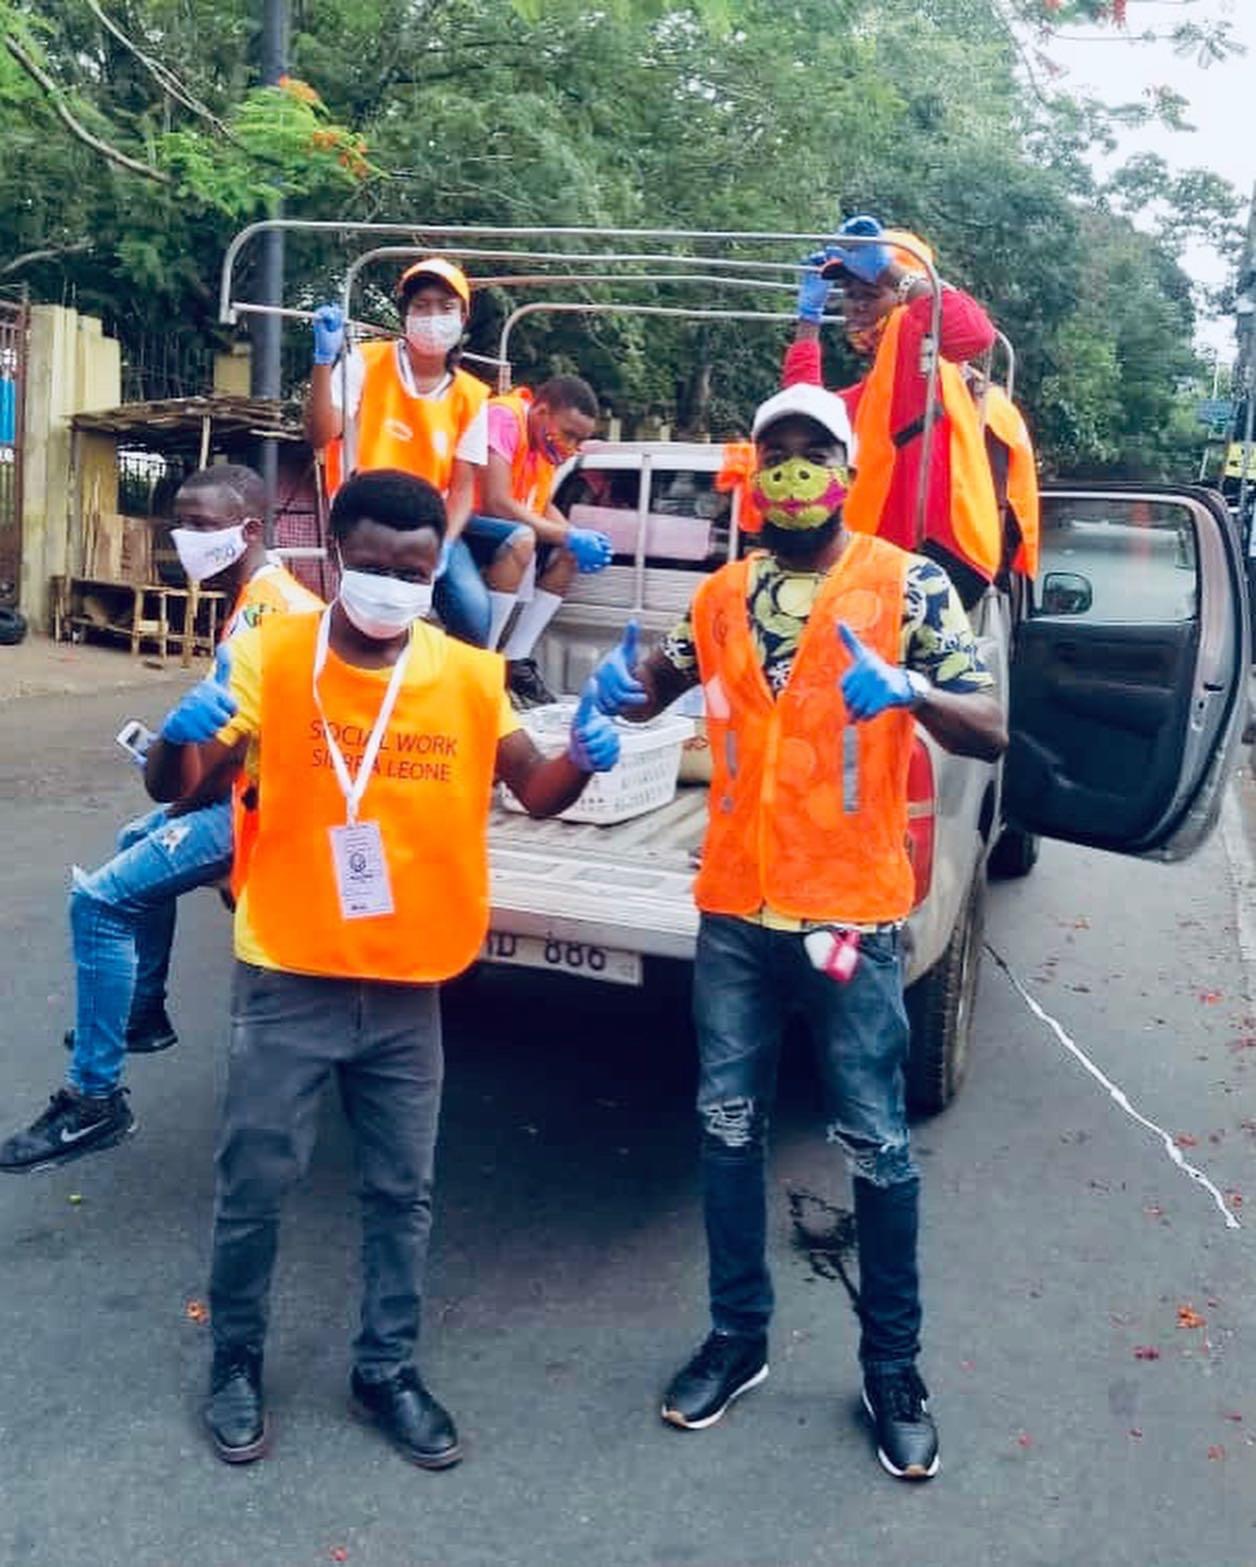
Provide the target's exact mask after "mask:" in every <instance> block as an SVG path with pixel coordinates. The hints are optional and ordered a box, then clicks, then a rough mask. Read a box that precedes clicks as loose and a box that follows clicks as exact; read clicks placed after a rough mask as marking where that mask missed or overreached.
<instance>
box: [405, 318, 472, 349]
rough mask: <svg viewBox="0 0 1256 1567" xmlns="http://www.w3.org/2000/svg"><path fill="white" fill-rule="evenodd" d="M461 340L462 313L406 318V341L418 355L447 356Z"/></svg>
mask: <svg viewBox="0 0 1256 1567" xmlns="http://www.w3.org/2000/svg"><path fill="white" fill-rule="evenodd" d="M461 340H462V312H461V311H458V310H450V311H445V312H442V314H440V315H438V316H417V315H416V316H407V317H406V341H407V342H408V343H409V344H410V345H411V347H412V348H414V349H415V350H416V352H418V353H420V354H433V355H435V354H447V353H448V352H449V350H450V349H451V348H456V347H457V346H458V344H459V342H460V341H461Z"/></svg>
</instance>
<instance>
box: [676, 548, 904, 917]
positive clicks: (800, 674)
mask: <svg viewBox="0 0 1256 1567" xmlns="http://www.w3.org/2000/svg"><path fill="white" fill-rule="evenodd" d="M753 558H754V557H753V556H750V557H747V558H746V559H743V560H739V561H733V562H731V563H730V564H729V565H727V566H723V567H721V569H720V570H719V571H717V572H716V573H715V574H714V575H713V576H711V577H709V578H708V579H707V580H706V582H704V583H703V585H702V586H701V587H700V588H699V589H698V592H697V594H696V596H695V598H694V602H693V626H694V634H695V639H696V642H697V648H698V664H699V668H700V670H701V674H702V681H703V689H704V693H705V697H706V727H707V736H708V738H709V740H710V742H711V761H712V780H711V787H710V793H709V795H708V800H709V810H710V815H709V819H708V825H707V834H706V842H705V844H704V846H703V850H702V868H701V870H700V871H699V872H698V878H697V881H696V883H695V886H694V896H695V898H696V899H697V903H698V907H699V908H700V909H703V910H704V911H705V912H707V913H709V914H754V913H756V912H757V911H758V910H759V909H761V908H762V907H763V906H764V905H765V904H766V905H768V906H769V907H770V908H772V909H774V910H775V911H776V912H777V913H779V914H784V915H787V916H790V917H791V918H794V919H803V920H832V921H834V922H846V923H849V924H860V925H862V924H876V923H880V922H882V921H890V920H899V919H904V918H906V916H907V914H908V913H909V912H910V910H911V906H912V902H913V900H914V890H913V880H912V870H911V864H910V861H909V860H908V858H907V766H908V762H909V760H910V758H911V750H912V740H913V733H914V723H913V720H912V717H911V715H910V713H908V712H907V710H906V709H904V708H893V709H891V710H890V711H888V712H885V713H882V714H880V715H879V716H878V717H876V718H873V719H870V720H869V721H868V722H866V723H861V724H856V723H854V722H853V721H852V720H851V719H850V718H849V716H848V715H847V712H846V704H845V703H844V702H843V700H842V693H841V689H840V681H841V678H842V676H843V675H844V674H845V672H846V670H847V669H848V668H849V666H850V656H849V654H848V653H847V652H846V649H845V647H844V646H843V644H842V642H841V639H840V638H839V637H838V634H837V627H838V623H839V621H845V622H846V624H847V625H849V626H850V628H851V630H852V631H854V632H855V633H856V635H857V636H858V637H859V638H860V639H861V641H862V642H863V643H864V645H865V646H866V647H869V648H871V649H873V650H874V651H875V652H877V653H879V654H880V655H881V657H882V658H884V659H886V660H887V662H889V663H892V664H897V663H898V662H899V660H900V646H899V644H900V640H901V636H902V617H903V586H904V580H905V577H906V572H907V563H908V559H909V557H908V555H907V554H906V552H905V551H903V550H900V549H898V548H897V547H896V546H895V545H893V544H888V543H886V542H885V540H883V539H876V538H869V537H866V536H863V535H859V536H856V537H852V538H851V539H849V540H848V541H847V544H846V548H845V550H844V551H843V552H842V555H841V558H840V559H839V560H838V562H837V565H836V566H834V568H833V569H832V571H831V572H830V573H829V574H828V576H827V577H826V578H825V580H824V582H823V584H822V585H821V588H820V592H819V594H818V595H817V598H816V602H815V607H814V608H813V609H812V611H811V616H810V619H809V620H808V622H807V625H806V627H805V628H804V630H803V634H802V638H801V640H800V642H799V645H798V654H797V657H796V658H795V660H794V666H793V669H792V671H791V672H790V676H789V680H788V682H787V683H786V685H785V688H784V690H783V691H782V692H781V693H780V694H779V696H778V697H777V698H776V700H775V701H774V700H773V698H772V693H771V691H770V690H769V688H768V683H767V680H766V678H765V677H764V673H763V666H762V663H761V662H760V659H759V656H758V653H757V652H756V649H755V646H754V641H753V638H752V635H751V630H750V619H749V613H748V611H747V607H746V597H747V593H748V590H749V583H750V562H751V560H752V559H753Z"/></svg>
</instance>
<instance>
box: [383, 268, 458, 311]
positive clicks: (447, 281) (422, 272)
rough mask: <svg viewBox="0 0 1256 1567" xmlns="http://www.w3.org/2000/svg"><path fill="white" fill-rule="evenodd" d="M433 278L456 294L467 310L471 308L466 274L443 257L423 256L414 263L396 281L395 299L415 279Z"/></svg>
mask: <svg viewBox="0 0 1256 1567" xmlns="http://www.w3.org/2000/svg"><path fill="white" fill-rule="evenodd" d="M424 277H430V278H435V279H436V281H437V282H438V283H444V285H445V286H446V288H450V289H452V290H453V291H454V293H455V294H457V296H458V298H459V299H460V300H461V301H462V302H463V304H464V305H465V306H466V307H467V309H468V310H470V308H471V285H470V283H468V282H467V274H466V273H465V272H464V271H463V270H462V268H461V267H456V266H455V265H454V264H453V262H452V261H446V260H445V258H444V256H425V257H424V258H423V260H422V261H416V262H415V263H414V265H413V266H412V267H407V268H406V270H405V271H404V272H403V273H402V274H401V276H400V277H399V278H398V279H397V297H398V298H399V299H400V297H401V296H402V294H404V293H405V292H406V291H407V289H408V288H409V286H410V284H411V283H412V282H413V281H414V280H415V279H416V278H424Z"/></svg>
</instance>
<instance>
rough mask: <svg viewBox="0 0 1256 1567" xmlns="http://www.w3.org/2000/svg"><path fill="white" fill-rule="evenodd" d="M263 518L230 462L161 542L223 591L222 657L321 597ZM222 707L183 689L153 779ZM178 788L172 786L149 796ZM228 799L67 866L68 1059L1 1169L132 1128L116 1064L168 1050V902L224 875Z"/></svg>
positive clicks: (214, 685)
mask: <svg viewBox="0 0 1256 1567" xmlns="http://www.w3.org/2000/svg"><path fill="white" fill-rule="evenodd" d="M265 509H266V488H265V486H264V485H263V483H262V480H261V478H260V477H259V475H258V474H256V473H254V472H253V470H252V469H251V468H246V467H243V466H242V465H239V464H234V463H232V464H226V463H223V464H220V465H219V466H217V467H213V468H202V469H200V470H199V471H198V472H196V473H193V474H191V475H189V477H188V478H187V479H185V480H184V482H183V484H182V485H181V486H180V488H179V491H178V493H177V495H176V496H175V498H174V515H175V523H176V526H175V529H174V532H173V535H172V537H173V539H174V545H175V548H176V550H177V551H178V555H179V559H180V562H181V563H182V565H183V570H184V572H185V574H186V576H187V578H188V580H189V581H190V582H196V583H199V584H200V585H201V586H202V587H204V588H205V589H207V590H210V591H214V592H219V593H225V594H226V595H228V598H229V601H230V602H231V603H232V605H233V607H232V610H231V613H230V614H229V615H228V617H227V620H226V623H225V625H224V626H223V631H222V638H221V642H220V647H219V655H220V657H221V656H222V654H223V651H224V650H225V649H226V648H227V647H229V645H230V644H231V642H232V640H233V639H234V638H235V637H237V636H239V635H242V634H243V633H244V631H245V630H246V629H247V628H248V627H250V626H253V625H256V624H257V622H258V620H259V619H260V618H261V617H262V616H264V615H275V614H287V613H298V612H301V611H309V610H314V609H321V608H322V600H321V599H319V598H318V597H317V596H316V595H315V594H313V593H311V592H310V590H309V589H308V588H306V587H304V586H302V584H301V583H300V582H298V581H297V579H296V578H295V577H294V576H293V575H292V574H291V572H289V571H287V570H285V568H284V567H283V566H282V565H281V564H280V562H279V560H278V559H277V558H276V557H274V556H272V555H270V554H269V553H268V551H267V550H266V547H265V545H264V544H263V542H262V515H263V513H264V511H265ZM224 698H225V692H224V691H223V690H222V688H221V686H220V685H219V684H218V682H217V680H216V679H213V678H210V679H206V680H202V681H201V682H200V683H199V684H198V685H196V686H194V687H193V688H192V690H191V691H189V692H188V693H187V695H186V696H185V697H184V698H183V700H182V701H181V702H180V703H179V704H178V706H177V707H175V708H174V709H173V711H172V712H170V713H169V714H168V715H167V717H166V720H165V723H164V724H163V725H162V729H161V734H160V735H159V736H158V737H157V738H156V739H155V740H154V741H153V743H152V745H151V748H150V749H149V751H148V755H147V764H148V767H149V769H150V772H149V775H148V776H149V777H150V778H151V777H152V776H153V775H152V772H151V769H152V768H153V767H154V766H155V765H156V764H158V763H159V762H160V759H161V754H162V752H163V751H164V750H165V749H166V748H167V744H168V742H170V741H171V740H172V739H174V738H177V739H186V738H190V737H194V736H197V735H200V737H201V738H204V739H208V738H209V737H210V736H211V735H212V734H213V733H214V731H215V729H216V728H217V727H218V725H217V724H216V723H215V722H214V715H215V714H216V713H220V712H221V707H220V704H221V701H222V700H223V699H224ZM219 722H221V719H220V720H219ZM206 724H208V726H209V727H208V728H206V727H205V725H206ZM177 792H178V789H177V786H176V788H174V789H173V790H171V792H170V794H167V795H161V794H159V795H157V796H156V798H158V799H170V798H172V797H173V795H174V794H176V793H177ZM228 794H229V791H226V790H224V792H223V795H222V797H221V798H220V799H214V800H207V801H206V802H205V803H204V805H203V806H202V807H201V809H200V810H197V811H193V812H189V813H186V814H183V815H178V814H176V813H174V812H172V811H171V810H170V808H169V807H168V806H164V805H163V806H162V807H161V808H160V809H158V810H155V811H150V812H148V813H147V814H146V815H144V816H141V817H139V818H138V819H137V820H135V821H133V822H130V823H128V824H127V826H125V827H124V828H123V829H122V831H121V832H120V833H119V834H118V846H117V853H116V854H115V855H114V856H113V858H112V859H111V860H109V861H107V862H106V863H105V864H104V865H102V866H100V867H99V868H98V869H97V870H94V871H88V872H84V871H81V870H79V869H78V867H77V866H76V867H75V868H74V871H73V885H72V887H71V890H70V937H71V945H72V948H73V954H74V967H75V987H76V1002H75V1010H74V1027H73V1029H71V1030H70V1031H69V1032H67V1034H66V1036H65V1043H66V1045H67V1046H68V1047H69V1049H70V1052H71V1054H70V1061H69V1066H68V1068H67V1071H66V1078H65V1083H64V1085H63V1086H62V1087H61V1088H59V1089H58V1090H57V1091H56V1093H54V1094H53V1095H52V1097H51V1099H50V1100H49V1102H48V1105H47V1108H46V1109H45V1110H44V1111H43V1112H42V1114H41V1115H39V1116H38V1117H37V1118H36V1120H35V1121H34V1122H32V1124H31V1125H30V1126H29V1127H27V1128H26V1129H25V1130H24V1131H19V1132H15V1133H14V1134H13V1135H12V1136H11V1137H9V1138H7V1139H5V1141H4V1142H3V1143H2V1144H0V1170H8V1171H13V1172H23V1171H28V1170H35V1169H48V1168H50V1167H51V1166H53V1165H58V1164H68V1163H69V1162H70V1161H71V1160H73V1159H80V1158H82V1157H83V1156H84V1155H86V1154H90V1153H96V1152H99V1151H102V1150H104V1149H106V1148H113V1147H115V1146H116V1145H117V1144H118V1143H119V1142H121V1141H122V1139H123V1138H125V1137H127V1136H129V1135H130V1134H131V1133H132V1132H134V1130H135V1124H136V1123H135V1116H134V1114H133V1113H132V1111H131V1107H130V1105H129V1104H128V1102H127V1092H128V1091H127V1089H126V1088H124V1087H123V1086H122V1078H123V1071H124V1068H125V1065H126V1058H127V1056H128V1055H149V1054H152V1053H154V1052H156V1051H160V1050H169V1049H170V1048H171V1047H172V1046H173V1045H175V1044H177V1043H178V1035H177V1034H176V1033H175V1031H174V1025H173V1024H172V1023H171V1021H170V1016H169V1014H168V1013H167V1011H166V980H167V977H168V975H169V972H170V953H171V950H172V948H173V946H174V932H175V906H176V904H177V903H178V900H179V898H181V897H182V896H183V894H184V893H185V892H192V891H193V890H194V889H195V888H197V887H211V886H213V885H214V884H215V883H216V882H220V881H222V880H223V878H224V877H225V876H226V875H227V873H228V872H229V871H230V869H231V854H232V837H233V832H232V814H233V813H232V802H231V800H230V799H229V798H228V797H227V796H228Z"/></svg>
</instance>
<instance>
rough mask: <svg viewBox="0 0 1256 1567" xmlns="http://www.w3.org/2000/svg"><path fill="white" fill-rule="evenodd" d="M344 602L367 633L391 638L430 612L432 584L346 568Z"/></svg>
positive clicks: (342, 589) (342, 579)
mask: <svg viewBox="0 0 1256 1567" xmlns="http://www.w3.org/2000/svg"><path fill="white" fill-rule="evenodd" d="M340 605H341V608H342V609H343V610H344V612H345V614H346V615H348V617H349V619H350V620H351V621H352V622H353V624H354V625H355V626H356V627H357V628H358V630H359V631H360V632H361V633H362V635H363V636H364V637H372V638H373V639H374V640H375V641H377V642H388V641H391V639H392V638H393V637H399V636H400V635H401V633H402V632H403V631H407V630H409V628H410V626H411V624H412V623H413V622H414V621H416V620H421V619H422V617H423V616H424V615H426V614H429V613H430V611H431V608H432V584H431V583H430V582H402V581H401V580H400V579H399V578H398V577H380V576H376V574H375V573H374V572H371V571H354V570H353V569H352V568H351V567H350V568H347V569H346V568H342V570H341V574H340Z"/></svg>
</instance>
